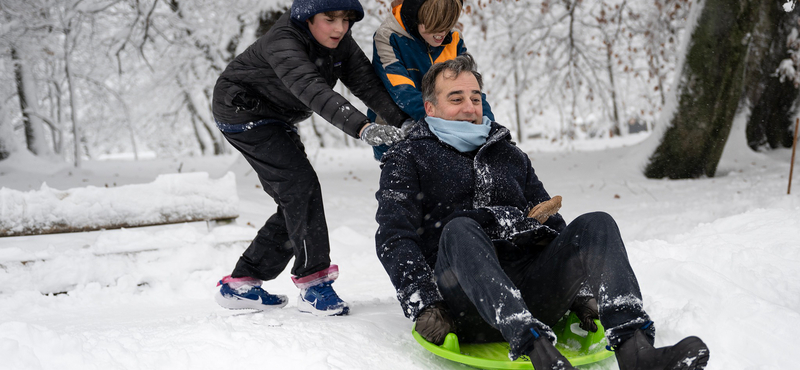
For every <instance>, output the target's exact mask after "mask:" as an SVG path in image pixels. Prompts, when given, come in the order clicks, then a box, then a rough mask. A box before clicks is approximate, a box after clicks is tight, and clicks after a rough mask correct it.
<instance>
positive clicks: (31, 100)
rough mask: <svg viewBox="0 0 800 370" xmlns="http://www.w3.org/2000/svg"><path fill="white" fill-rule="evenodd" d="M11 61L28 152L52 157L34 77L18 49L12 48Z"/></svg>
mask: <svg viewBox="0 0 800 370" xmlns="http://www.w3.org/2000/svg"><path fill="white" fill-rule="evenodd" d="M11 59H12V60H13V61H14V77H15V81H16V84H17V96H18V97H19V106H20V111H21V112H22V122H23V123H24V125H25V141H26V142H27V145H28V150H30V151H31V153H33V154H35V155H38V156H50V155H51V154H52V153H53V152H52V150H51V149H50V146H49V144H48V143H47V139H46V132H45V130H44V122H43V120H42V119H41V118H40V117H39V101H38V100H37V97H36V96H37V94H36V83H35V81H34V79H33V75H32V74H31V71H30V69H29V68H28V64H27V63H26V62H25V60H24V58H22V57H20V55H19V50H18V49H16V48H11Z"/></svg>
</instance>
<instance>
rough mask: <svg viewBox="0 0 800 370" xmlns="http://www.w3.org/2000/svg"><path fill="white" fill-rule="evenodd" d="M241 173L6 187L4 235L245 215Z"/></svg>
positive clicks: (1, 203) (0, 212) (1, 191)
mask: <svg viewBox="0 0 800 370" xmlns="http://www.w3.org/2000/svg"><path fill="white" fill-rule="evenodd" d="M238 203H239V198H238V196H237V193H236V177H235V175H234V174H233V173H232V172H228V173H227V174H226V175H225V176H223V177H221V178H219V179H209V176H208V173H206V172H196V173H185V174H165V175H159V176H158V177H157V178H156V179H155V181H153V182H152V183H149V184H136V185H125V186H120V187H113V188H99V187H94V186H87V187H83V188H73V189H68V190H57V189H53V188H50V187H48V186H47V184H42V187H41V188H40V189H39V190H34V191H28V192H22V191H18V190H13V189H8V188H5V187H4V188H0V236H19V235H35V234H53V233H64V232H78V231H90V230H101V229H118V228H123V227H137V226H149V225H160V224H172V223H181V222H192V221H208V220H230V219H234V218H236V217H238V216H239V214H238Z"/></svg>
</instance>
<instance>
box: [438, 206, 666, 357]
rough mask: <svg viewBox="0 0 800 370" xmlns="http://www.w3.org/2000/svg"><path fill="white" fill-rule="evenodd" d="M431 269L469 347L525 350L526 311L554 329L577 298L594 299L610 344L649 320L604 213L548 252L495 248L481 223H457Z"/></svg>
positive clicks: (569, 231)
mask: <svg viewBox="0 0 800 370" xmlns="http://www.w3.org/2000/svg"><path fill="white" fill-rule="evenodd" d="M434 270H435V276H436V282H437V285H438V287H439V290H440V291H441V293H442V295H443V297H444V298H445V301H446V302H447V305H448V307H449V310H450V313H451V316H452V317H453V319H454V320H455V322H456V327H457V330H458V335H459V339H460V340H462V341H464V342H495V341H503V340H505V341H508V342H509V344H510V345H511V347H512V351H514V350H515V347H516V349H517V350H524V349H525V348H528V347H527V346H528V345H529V344H530V341H531V340H532V339H533V336H532V334H531V333H530V329H531V328H535V327H536V325H537V324H536V323H535V322H534V321H533V320H531V319H530V315H526V314H525V313H526V312H530V313H531V314H532V315H533V318H535V319H538V320H539V321H541V322H542V323H544V324H546V325H548V326H551V327H552V326H553V325H554V324H555V323H556V322H558V320H559V319H560V318H561V317H562V316H563V315H564V314H565V313H566V312H567V310H568V309H569V307H570V305H571V303H572V302H573V301H574V299H575V297H576V296H578V294H579V293H580V294H581V295H591V296H594V297H595V298H596V299H597V302H598V306H599V309H600V321H601V323H602V324H603V326H604V327H605V328H606V337H607V338H608V340H609V344H611V345H612V346H616V345H618V344H619V343H621V342H622V341H624V340H626V339H628V338H629V337H631V336H632V335H633V332H634V331H635V330H636V329H638V328H640V327H641V326H642V325H644V324H646V323H648V322H649V321H650V319H649V317H648V316H647V313H645V311H644V309H643V308H642V297H641V293H640V290H639V284H638V282H637V280H636V276H635V275H634V273H633V270H632V269H631V266H630V263H629V262H628V256H627V253H626V251H625V246H624V245H623V243H622V239H621V237H620V234H619V229H618V228H617V225H616V223H615V222H614V220H613V218H611V216H610V215H608V214H606V213H603V212H594V213H588V214H585V215H582V216H580V217H578V218H576V219H575V220H574V221H573V222H571V223H570V224H569V225H567V227H566V228H565V229H564V230H563V231H562V232H561V233H560V234H559V236H558V237H556V238H555V239H554V240H553V241H552V242H550V243H549V244H547V245H545V246H527V247H518V246H516V245H514V244H512V243H510V242H508V241H505V240H500V241H495V242H492V240H491V239H490V238H489V236H488V235H486V233H485V232H484V231H483V229H482V228H481V227H480V225H479V224H478V223H477V222H476V221H474V220H472V219H470V218H465V217H460V218H455V219H453V220H452V221H451V222H449V223H448V224H447V225H445V227H444V230H443V231H442V236H441V238H440V240H439V251H438V257H437V262H436V266H435V269H434ZM537 330H538V329H537ZM654 330H655V329H654V327H653V325H650V326H649V332H648V334H649V335H651V336H654V335H655V332H654Z"/></svg>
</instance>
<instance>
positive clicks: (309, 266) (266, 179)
mask: <svg viewBox="0 0 800 370" xmlns="http://www.w3.org/2000/svg"><path fill="white" fill-rule="evenodd" d="M223 134H224V135H225V138H226V139H227V140H228V142H230V143H231V145H233V147H234V148H236V149H237V150H239V152H241V153H242V155H244V158H245V159H246V160H247V162H248V163H250V166H252V167H253V170H255V172H256V174H258V179H259V180H260V181H261V186H262V187H263V188H264V191H265V192H267V194H269V195H270V196H271V197H272V199H274V200H275V203H277V204H278V211H277V212H276V213H275V214H273V215H272V217H270V218H269V219H268V220H267V222H266V223H265V224H264V226H263V227H261V229H260V230H259V231H258V235H257V236H256V237H255V239H253V242H252V243H250V246H249V247H248V248H247V250H245V251H244V253H243V254H242V256H241V257H240V258H239V261H238V262H237V263H236V267H235V268H234V270H233V273H231V277H234V278H237V277H254V278H257V279H261V280H272V279H274V278H275V277H277V276H278V275H279V274H280V273H281V272H283V270H284V269H285V268H286V265H287V264H288V263H289V260H290V259H291V258H292V257H294V258H295V260H294V266H292V274H293V275H294V276H296V277H303V276H307V275H311V274H313V273H315V272H318V271H321V270H324V269H326V268H328V267H329V266H330V262H331V260H330V244H329V241H328V225H327V223H326V221H325V210H324V208H323V206H322V189H321V187H320V184H319V179H318V178H317V173H316V172H315V171H314V168H313V167H312V166H311V163H310V162H309V161H308V158H307V156H306V152H305V146H304V145H303V143H302V142H301V141H300V136H299V135H298V134H297V132H296V129H295V127H294V126H291V125H288V124H281V123H270V124H265V125H260V126H256V127H254V128H252V129H250V130H247V131H245V132H240V133H231V132H223Z"/></svg>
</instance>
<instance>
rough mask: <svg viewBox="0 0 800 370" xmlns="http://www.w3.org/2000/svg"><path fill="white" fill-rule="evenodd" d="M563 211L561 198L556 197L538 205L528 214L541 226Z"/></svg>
mask: <svg viewBox="0 0 800 370" xmlns="http://www.w3.org/2000/svg"><path fill="white" fill-rule="evenodd" d="M559 209H561V196H560V195H556V196H554V197H553V198H551V199H550V200H546V201H544V202H541V203H539V204H537V205H536V206H535V207H533V208H532V209H531V210H530V212H528V217H530V218H535V219H536V221H539V223H540V224H543V223H545V222H546V221H547V219H548V218H550V216H552V215H554V214H556V212H558V210H559Z"/></svg>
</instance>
